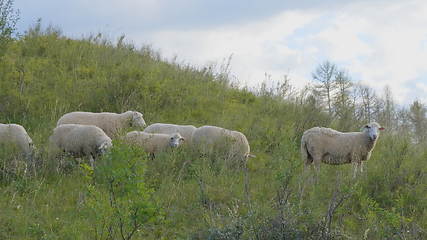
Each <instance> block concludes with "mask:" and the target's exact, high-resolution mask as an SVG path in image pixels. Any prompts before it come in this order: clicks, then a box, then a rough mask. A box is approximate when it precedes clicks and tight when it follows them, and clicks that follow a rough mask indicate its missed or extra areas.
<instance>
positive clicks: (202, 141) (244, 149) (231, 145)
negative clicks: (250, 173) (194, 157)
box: [192, 126, 255, 162]
mask: <svg viewBox="0 0 427 240" xmlns="http://www.w3.org/2000/svg"><path fill="white" fill-rule="evenodd" d="M192 146H193V147H194V148H195V149H197V150H198V151H200V152H201V153H202V154H212V152H213V151H214V150H225V151H226V153H227V154H228V155H229V156H230V157H231V158H237V159H238V160H240V161H242V162H245V161H246V160H247V158H248V157H255V156H254V155H251V154H250V146H249V142H248V140H247V139H246V136H245V135H244V134H243V133H241V132H238V131H232V130H228V129H225V128H221V127H216V126H202V127H199V128H197V129H196V130H195V131H194V133H193V136H192ZM221 148H222V149H221Z"/></svg>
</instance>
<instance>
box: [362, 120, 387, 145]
mask: <svg viewBox="0 0 427 240" xmlns="http://www.w3.org/2000/svg"><path fill="white" fill-rule="evenodd" d="M382 130H384V128H383V127H381V126H380V125H379V124H378V123H376V122H372V123H369V124H366V125H365V126H364V127H363V132H365V133H366V134H368V136H369V138H370V139H371V140H372V141H375V140H377V138H378V136H379V135H380V131H382Z"/></svg>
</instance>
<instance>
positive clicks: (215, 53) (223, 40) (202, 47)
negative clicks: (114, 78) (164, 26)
mask: <svg viewBox="0 0 427 240" xmlns="http://www.w3.org/2000/svg"><path fill="white" fill-rule="evenodd" d="M316 17H318V13H315V12H310V11H306V12H301V11H286V12H284V13H282V14H280V15H277V16H274V17H271V18H269V19H266V20H264V21H260V22H252V23H247V24H245V25H230V26H225V27H219V28H215V29H208V30H204V31H161V32H154V33H152V34H151V36H149V38H148V39H149V41H150V42H151V43H152V44H153V47H155V48H160V49H161V52H162V53H163V54H164V55H165V56H168V57H172V56H175V55H176V56H178V57H179V58H180V59H185V60H186V61H189V62H191V63H195V64H199V65H204V64H206V63H208V62H211V61H221V59H223V58H226V57H228V56H230V55H231V54H233V59H232V71H233V73H234V74H235V75H237V76H238V78H239V80H240V81H241V82H244V83H248V84H249V85H251V86H256V85H258V84H259V83H260V81H262V80H263V79H264V74H265V73H266V72H267V73H269V74H272V75H274V76H276V77H281V76H282V75H284V74H287V73H289V72H290V73H291V75H292V73H294V72H297V71H300V69H301V65H305V64H307V61H310V56H307V54H306V53H305V52H300V51H299V50H296V49H291V48H290V47H288V46H287V45H288V43H287V41H288V40H289V38H290V37H291V36H292V35H293V34H294V33H295V31H296V30H297V29H299V28H301V27H303V26H304V25H306V24H307V23H309V22H311V21H312V20H313V19H315V18H316ZM130 37H131V38H136V39H147V38H146V37H147V36H130ZM308 51H309V52H315V51H316V48H315V47H310V48H309V49H308ZM298 85H301V84H298Z"/></svg>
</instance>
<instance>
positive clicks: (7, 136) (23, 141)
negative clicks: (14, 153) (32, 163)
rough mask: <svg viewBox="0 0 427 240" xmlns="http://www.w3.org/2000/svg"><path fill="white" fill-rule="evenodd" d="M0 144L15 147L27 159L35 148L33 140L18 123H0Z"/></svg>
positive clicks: (30, 157) (29, 158) (30, 158)
mask: <svg viewBox="0 0 427 240" xmlns="http://www.w3.org/2000/svg"><path fill="white" fill-rule="evenodd" d="M0 145H5V146H4V147H10V146H11V147H15V148H17V150H18V151H19V153H20V154H22V155H23V156H24V157H25V158H26V159H27V160H32V157H33V154H34V150H35V148H34V145H33V140H32V139H31V138H30V136H28V133H27V131H25V128H24V127H22V126H21V125H18V124H2V123H0Z"/></svg>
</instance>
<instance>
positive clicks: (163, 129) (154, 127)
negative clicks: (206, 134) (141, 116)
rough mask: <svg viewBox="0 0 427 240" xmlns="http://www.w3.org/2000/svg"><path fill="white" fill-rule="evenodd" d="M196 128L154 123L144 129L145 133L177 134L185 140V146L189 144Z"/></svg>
mask: <svg viewBox="0 0 427 240" xmlns="http://www.w3.org/2000/svg"><path fill="white" fill-rule="evenodd" d="M195 130H196V127H195V126H193V125H176V124H168V123H154V124H151V125H149V126H148V127H146V128H145V129H144V132H146V133H163V134H173V133H179V134H181V136H182V137H183V138H184V139H185V143H186V144H191V137H192V135H193V132H194V131H195Z"/></svg>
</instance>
